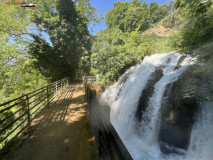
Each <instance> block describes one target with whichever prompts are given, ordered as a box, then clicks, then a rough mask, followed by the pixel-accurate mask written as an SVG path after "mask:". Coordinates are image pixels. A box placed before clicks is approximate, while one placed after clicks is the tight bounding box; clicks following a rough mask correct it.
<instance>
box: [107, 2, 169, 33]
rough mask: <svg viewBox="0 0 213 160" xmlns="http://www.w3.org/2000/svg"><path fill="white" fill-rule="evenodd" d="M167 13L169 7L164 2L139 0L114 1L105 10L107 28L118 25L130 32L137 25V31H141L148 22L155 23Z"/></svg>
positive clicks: (147, 25)
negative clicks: (108, 8) (109, 8)
mask: <svg viewBox="0 0 213 160" xmlns="http://www.w3.org/2000/svg"><path fill="white" fill-rule="evenodd" d="M168 14H169V8H168V6H167V5H166V3H163V4H162V6H159V5H158V3H157V2H152V3H150V7H149V6H148V3H146V2H144V3H142V1H141V0H132V1H130V2H127V1H125V2H120V1H118V2H115V3H114V8H113V9H111V10H109V11H107V13H106V21H105V23H106V24H107V26H108V28H114V27H118V28H119V29H120V30H122V31H124V32H132V31H134V30H135V29H136V28H138V26H140V28H139V31H143V30H145V29H147V28H148V27H149V25H150V24H152V23H156V22H158V21H159V20H161V19H162V18H164V17H165V16H167V15H168Z"/></svg>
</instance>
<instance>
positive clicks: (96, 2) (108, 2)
mask: <svg viewBox="0 0 213 160" xmlns="http://www.w3.org/2000/svg"><path fill="white" fill-rule="evenodd" d="M117 1H119V0H91V4H92V5H93V6H94V7H96V8H97V9H101V11H100V13H102V15H105V13H106V12H107V11H108V10H110V9H112V8H113V4H114V3H115V2H117ZM120 1H127V0H120ZM128 1H130V0H128ZM154 1H156V2H158V4H160V5H161V4H162V3H164V2H165V3H167V4H169V2H170V0H144V2H148V3H149V4H150V3H151V2H154ZM91 27H92V25H89V29H91ZM106 28H107V26H106V25H105V24H104V20H103V21H102V22H101V23H99V24H98V25H96V26H95V27H94V29H93V32H92V34H93V35H95V34H96V33H97V32H99V31H100V30H102V29H106Z"/></svg>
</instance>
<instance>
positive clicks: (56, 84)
mask: <svg viewBox="0 0 213 160" xmlns="http://www.w3.org/2000/svg"><path fill="white" fill-rule="evenodd" d="M55 93H56V95H57V94H58V82H56V83H55Z"/></svg>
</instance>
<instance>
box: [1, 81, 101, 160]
mask: <svg viewBox="0 0 213 160" xmlns="http://www.w3.org/2000/svg"><path fill="white" fill-rule="evenodd" d="M18 139H19V140H18V141H17V142H18V143H15V145H13V147H11V148H10V151H9V152H8V153H6V154H5V155H4V156H3V157H0V159H3V160H96V159H97V151H96V146H95V138H94V136H93V134H92V132H91V130H90V127H89V124H88V122H87V118H86V103H85V102H84V88H83V85H82V84H78V85H75V86H74V85H73V86H68V87H67V88H66V91H65V92H64V93H63V94H61V95H59V96H58V97H57V98H55V100H54V101H53V102H52V103H51V104H50V106H49V107H47V108H45V109H44V110H43V111H42V112H41V113H39V115H38V116H37V117H36V118H35V119H34V120H33V121H32V123H31V126H30V127H29V129H28V130H26V131H25V133H24V134H23V135H21V136H19V137H18Z"/></svg>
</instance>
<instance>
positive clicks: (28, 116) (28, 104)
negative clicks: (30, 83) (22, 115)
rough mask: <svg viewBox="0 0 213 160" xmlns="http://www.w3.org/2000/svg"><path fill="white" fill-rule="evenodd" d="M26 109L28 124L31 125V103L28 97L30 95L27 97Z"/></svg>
mask: <svg viewBox="0 0 213 160" xmlns="http://www.w3.org/2000/svg"><path fill="white" fill-rule="evenodd" d="M26 107H27V119H28V124H30V103H29V96H28V94H27V95H26Z"/></svg>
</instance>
